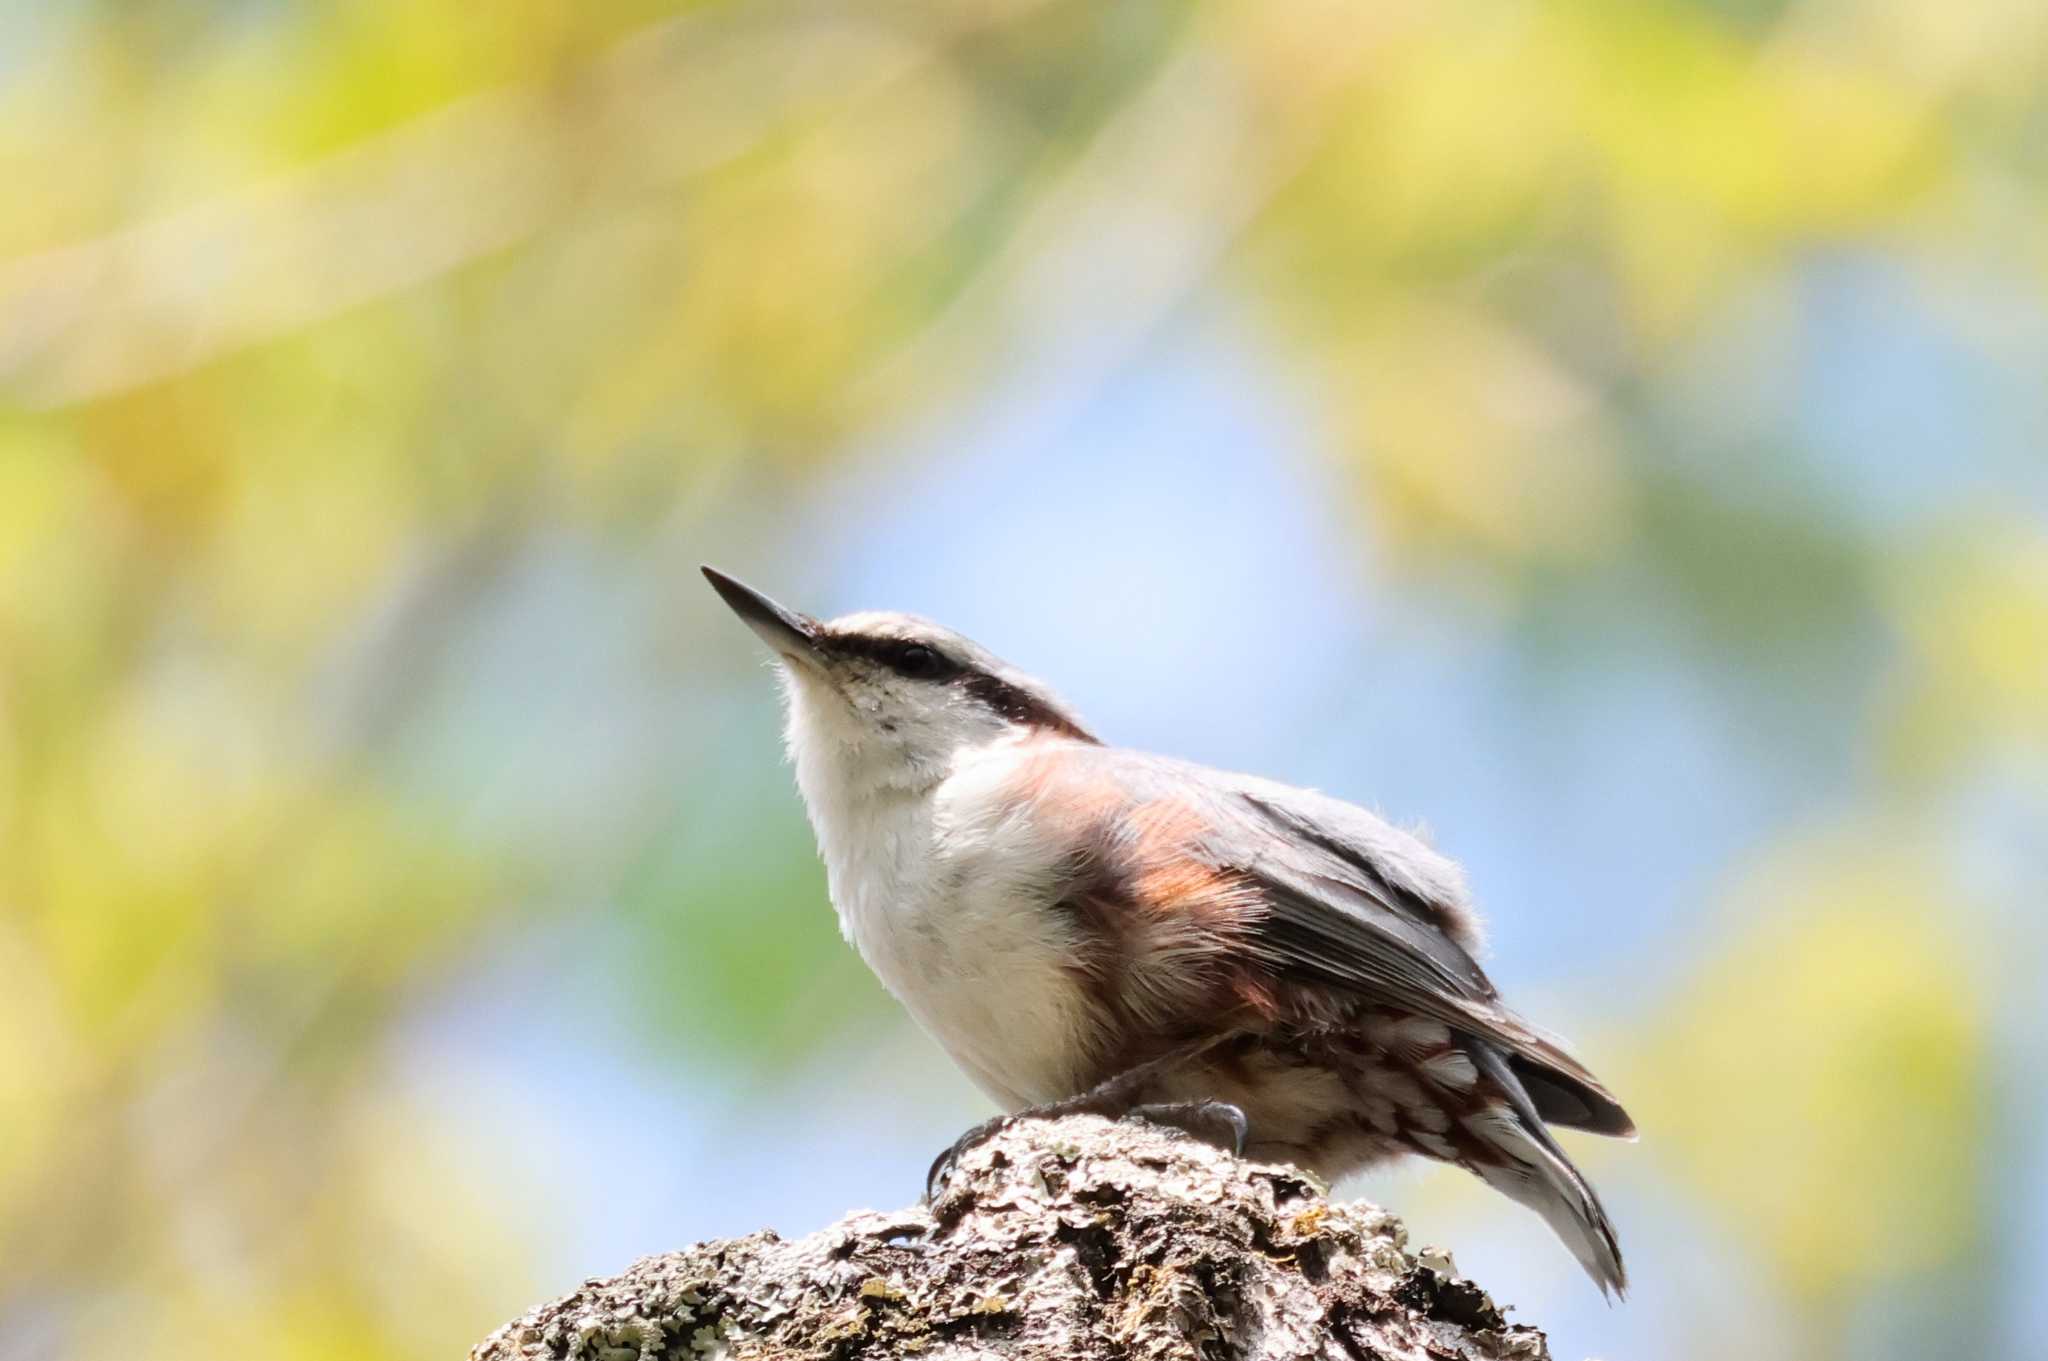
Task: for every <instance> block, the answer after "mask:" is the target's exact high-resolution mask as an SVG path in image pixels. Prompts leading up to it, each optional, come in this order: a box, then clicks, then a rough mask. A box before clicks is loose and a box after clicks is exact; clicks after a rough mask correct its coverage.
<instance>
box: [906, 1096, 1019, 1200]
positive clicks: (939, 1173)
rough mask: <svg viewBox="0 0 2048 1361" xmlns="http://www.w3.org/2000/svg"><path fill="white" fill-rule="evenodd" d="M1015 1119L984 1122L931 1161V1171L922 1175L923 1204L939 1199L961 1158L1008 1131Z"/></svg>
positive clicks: (1006, 1118) (1006, 1117)
mask: <svg viewBox="0 0 2048 1361" xmlns="http://www.w3.org/2000/svg"><path fill="white" fill-rule="evenodd" d="M1016 1119H1017V1117H1016V1116H1014V1115H998V1116H996V1117H994V1118H993V1119H989V1120H984V1121H982V1122H981V1123H980V1124H978V1125H976V1126H974V1127H973V1128H972V1129H970V1130H968V1131H967V1132H966V1133H965V1134H963V1135H961V1136H960V1137H959V1138H957V1139H955V1140H954V1141H953V1142H952V1143H951V1144H950V1145H949V1146H948V1147H947V1148H946V1151H945V1152H943V1153H941V1154H939V1156H938V1157H936V1158H934V1159H932V1165H931V1170H930V1171H928V1172H926V1173H925V1174H924V1199H925V1203H926V1204H927V1205H929V1204H930V1203H931V1202H933V1201H935V1200H937V1199H938V1198H939V1192H940V1191H941V1190H943V1189H945V1185H946V1183H947V1182H948V1181H949V1180H951V1178H952V1176H953V1169H954V1168H956V1167H958V1166H959V1165H960V1160H961V1159H962V1158H964V1157H966V1156H967V1155H968V1154H969V1153H971V1152H973V1151H974V1150H975V1149H977V1148H979V1147H980V1146H981V1145H983V1144H985V1143H987V1142H988V1141H989V1140H990V1139H993V1138H994V1137H995V1136H996V1135H998V1134H1001V1133H1002V1132H1003V1131H1004V1130H1006V1129H1008V1128H1009V1127H1010V1126H1011V1125H1012V1124H1013V1123H1015V1121H1016Z"/></svg>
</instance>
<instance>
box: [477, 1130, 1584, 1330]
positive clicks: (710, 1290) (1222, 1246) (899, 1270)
mask: <svg viewBox="0 0 2048 1361" xmlns="http://www.w3.org/2000/svg"><path fill="white" fill-rule="evenodd" d="M1404 1244H1405V1233H1404V1231H1403V1229H1402V1227H1401V1225H1400V1224H1399V1223H1398V1222H1397V1221H1396V1220H1394V1219H1393V1218H1392V1217H1391V1216H1389V1215H1388V1214H1386V1213H1385V1212H1384V1211H1381V1210H1379V1209H1376V1208H1374V1207H1373V1206H1370V1205H1366V1204H1364V1203H1362V1202H1360V1203H1354V1204H1350V1205H1331V1204H1329V1203H1327V1202H1326V1201H1325V1200H1324V1199H1323V1198H1322V1197H1321V1196H1320V1195H1319V1194H1318V1193H1317V1192H1315V1191H1314V1190H1312V1189H1311V1188H1310V1187H1309V1186H1308V1185H1307V1184H1306V1183H1304V1182H1303V1181H1302V1180H1301V1179H1300V1178H1299V1177H1298V1176H1297V1175H1296V1174H1294V1173H1292V1172H1291V1171H1288V1170H1287V1169H1284V1168H1279V1167H1268V1166H1262V1165H1259V1164H1253V1163H1243V1162H1239V1161H1237V1160H1236V1159H1233V1158H1231V1157H1229V1156H1228V1155H1226V1154H1223V1153H1219V1152H1217V1151H1216V1150H1214V1149H1211V1148H1208V1147H1206V1146H1204V1145H1200V1144H1196V1143H1193V1142H1191V1141H1188V1140H1186V1139H1183V1138H1181V1137H1179V1136H1177V1135H1172V1134H1169V1133H1167V1132H1165V1131H1163V1130H1160V1129H1157V1128H1155V1127H1152V1126H1149V1125H1144V1124H1141V1123H1124V1124H1112V1123H1110V1122H1107V1121H1104V1120H1099V1119H1095V1118H1093V1117H1077V1118H1069V1119H1065V1120H1060V1121H1057V1122H1054V1123H1050V1124H1045V1123H1037V1122H1033V1123H1030V1124H1026V1125H1023V1126H1020V1127H1018V1128H1017V1129H1013V1130H1011V1131H1009V1132H1007V1133H1005V1134H1003V1135H1001V1136H999V1137H998V1138H996V1139H994V1140H991V1141H990V1142H989V1143H987V1144H985V1145H983V1146H982V1147H981V1148H979V1149H977V1150H975V1151H974V1152H973V1153H971V1154H969V1155H968V1156H967V1158H966V1159H964V1160H963V1162H962V1164H961V1166H960V1168H959V1170H958V1171H957V1172H956V1173H955V1174H954V1177H953V1180H952V1182H951V1183H950V1185H949V1187H948V1189H947V1190H946V1192H945V1193H944V1194H943V1195H941V1196H940V1198H939V1199H938V1201H937V1202H936V1203H935V1204H933V1205H932V1206H930V1207H929V1208H927V1207H923V1206H920V1207H917V1208H914V1209H909V1210H904V1211H901V1212H899V1213H896V1214H877V1213H874V1212H871V1211H864V1212H861V1213H858V1214H854V1215H850V1216H848V1217H847V1218H846V1219H843V1220H841V1221H840V1222H839V1223H838V1224H835V1225H833V1226H832V1227H831V1228H828V1229H824V1230H822V1231H820V1232H818V1233H814V1234H812V1235H810V1236H809V1237H807V1238H801V1239H798V1240H796V1241H794V1242H785V1241H784V1240H782V1239H780V1238H778V1237H777V1236H776V1235H775V1234H774V1233H772V1232H762V1233H757V1234H753V1235H751V1236H749V1237H746V1238H740V1239H732V1240H727V1241H724V1242H715V1243H701V1244H698V1245H697V1246H696V1247H693V1248H688V1249H685V1250H684V1251H682V1252H675V1253H667V1254H664V1255H662V1256H658V1257H649V1258H645V1259H643V1260H642V1261H640V1262H637V1263H635V1264H634V1265H633V1266H631V1267H630V1268H628V1269H627V1270H626V1271H625V1272H624V1273H623V1274H622V1275H619V1276H614V1277H611V1278H609V1279H602V1280H591V1281H587V1282H585V1283H584V1284H583V1286H582V1287H580V1288H579V1289H577V1290H576V1291H574V1292H573V1293H571V1294H569V1295H566V1296H564V1297H563V1298H561V1299H559V1300H556V1301H554V1302H553V1303H551V1304H545V1305H542V1306H540V1307H539V1308H537V1309H534V1310H533V1311H531V1312H530V1313H528V1314H526V1315H525V1316H524V1317H522V1318H520V1319H517V1320H515V1321H513V1322H511V1323H508V1324H506V1325H505V1326H504V1327H503V1328H500V1329H499V1330H498V1331H497V1332H495V1333H493V1334H492V1335H491V1336H490V1337H489V1338H487V1339H486V1340H485V1341H484V1342H482V1343H481V1344H479V1345H478V1346H477V1348H476V1349H475V1350H474V1351H473V1352H472V1353H471V1361H620V1358H630V1357H640V1358H662V1357H693V1356H698V1355H703V1356H732V1357H768V1356H773V1357H786V1356H827V1355H830V1356H857V1355H876V1356H897V1355H904V1354H909V1353H913V1352H924V1351H930V1352H931V1354H933V1355H946V1356H951V1355H962V1356H965V1355H976V1356H981V1355H993V1354H997V1353H1000V1354H1002V1355H1019V1356H1059V1357H1065V1358H1072V1359H1075V1361H1085V1358H1090V1357H1176V1358H1178V1357H1190V1358H1191V1357H1197V1356H1200V1357H1209V1358H1222V1357H1232V1358H1238V1357H1242V1358H1263V1357H1301V1356H1316V1357H1332V1358H1340V1357H1341V1358H1350V1359H1351V1361H1369V1359H1370V1358H1382V1357H1412V1356H1424V1355H1427V1356H1431V1357H1440V1358H1445V1359H1446V1361H1450V1359H1451V1358H1469V1359H1473V1361H1477V1359H1479V1358H1507V1357H1514V1358H1521V1359H1522V1361H1543V1359H1544V1358H1546V1357H1547V1356H1548V1355H1549V1352H1548V1349H1547V1347H1546V1346H1545V1344H1544V1340H1543V1335H1542V1334H1541V1333H1540V1332H1538V1331H1537V1330H1535V1329H1534V1328H1530V1327H1526V1326H1519V1325H1517V1326H1510V1325H1509V1324H1508V1323H1507V1321H1506V1320H1505V1319H1504V1318H1503V1317H1502V1315H1501V1312H1500V1310H1499V1309H1498V1308H1497V1307H1496V1306H1495V1305H1494V1303H1493V1302H1492V1301H1491V1300H1489V1299H1488V1298H1487V1297H1486V1295H1485V1294H1484V1293H1483V1292H1481V1291H1480V1289H1479V1288H1478V1287H1477V1286H1475V1285H1473V1284H1472V1283H1471V1282H1470V1281H1465V1280H1460V1279H1457V1278H1455V1277H1451V1276H1448V1275H1445V1274H1442V1273H1440V1272H1438V1271H1437V1270H1435V1269H1433V1268H1432V1267H1429V1266H1425V1265H1422V1264H1421V1263H1419V1262H1418V1261H1417V1260H1416V1259H1415V1258H1414V1257H1413V1256H1411V1255H1410V1254H1409V1253H1408V1252H1407V1251H1406V1250H1405V1246H1404Z"/></svg>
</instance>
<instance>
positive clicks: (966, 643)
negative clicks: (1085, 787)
mask: <svg viewBox="0 0 2048 1361" xmlns="http://www.w3.org/2000/svg"><path fill="white" fill-rule="evenodd" d="M703 570H704V576H705V579H706V580H708V581H709V582H710V583H711V586H712V589H714V590H716V591H717V592H718V594H719V595H720V596H721V597H722V598H723V599H724V601H725V603H726V604H727V605H729V606H731V607H732V611H733V613H735V614H737V615H738V616H739V617H740V618H741V620H743V621H744V622H745V623H746V625H747V627H749V628H751V629H753V631H754V632H755V633H756V634H758V635H759V636H760V638H761V641H763V642H764V643H766V644H768V646H769V647H770V648H771V649H772V650H773V651H774V653H775V655H776V659H777V661H778V662H779V663H780V664H781V672H782V676H783V682H784V683H783V693H784V698H785V700H786V702H787V704H788V709H789V747H790V754H791V756H792V757H793V758H794V759H795V761H796V763H797V768H798V774H799V778H800V779H803V781H804V783H805V785H806V794H807V795H808V794H810V793H811V792H813V791H812V790H811V788H810V786H811V784H812V783H813V780H812V778H807V775H809V774H810V772H812V771H815V772H816V778H820V779H824V778H831V779H834V780H835V781H838V782H843V781H846V780H849V779H852V780H858V781H860V782H862V783H868V784H872V785H875V786H881V787H889V788H898V789H908V790H920V789H927V788H930V787H931V786H932V785H935V784H937V783H938V782H939V781H940V780H943V779H944V778H945V777H946V774H947V772H948V771H950V770H951V769H952V767H953V764H954V762H955V761H956V759H957V758H958V757H959V756H960V755H961V754H962V753H963V752H965V751H968V750H971V749H975V748H979V747H983V746H986V745H987V744H989V743H990V742H994V741H999V740H1002V739H1005V738H1015V737H1024V736H1029V735H1032V734H1034V733H1043V734H1046V735H1049V736H1057V737H1064V738H1071V739H1075V740H1079V741H1085V742H1093V741H1094V740H1095V739H1094V738H1093V737H1092V736H1091V735H1090V734H1089V733H1088V732H1087V730H1086V729H1085V728H1083V727H1082V726H1081V723H1080V720H1079V719H1077V718H1076V717H1075V716H1074V715H1073V713H1072V711H1071V710H1069V709H1068V708H1067V707H1066V706H1065V705H1064V704H1062V703H1061V702H1060V700H1059V699H1058V697H1057V696H1055V695H1054V694H1053V693H1052V692H1051V690H1049V689H1048V688H1047V687H1046V686H1045V685H1044V684H1043V683H1041V682H1039V681H1037V680H1034V679H1032V678H1031V677H1030V676H1027V675H1025V674H1023V673H1022V672H1020V671H1018V670H1016V669H1015V668H1014V667H1011V666H1009V665H1007V664H1005V663H1004V662H1003V661H1002V660H1001V659H1000V658H998V657H996V656H995V655H994V654H992V653H991V652H989V651H988V649H986V648H984V647H982V646H980V645H979V644H977V643H975V642H973V641H972V640H971V639H968V638H964V637H962V636H961V635H959V634H957V633H955V632H953V631H952V630H951V629H947V628H942V627H940V626H939V625H937V624H934V623H932V622H931V621H930V620H928V619H920V618H918V617H917V616H915V615H909V614H895V613H889V612H885V611H866V612H862V613H860V614H849V615H844V616H841V617H840V618H838V619H831V620H820V619H814V618H812V617H811V616H809V615H807V614H800V613H798V612H797V611H795V610H792V609H789V608H787V607H786V606H783V605H779V604H777V603H776V602H775V601H773V600H771V599H769V598H768V597H767V596H765V595H763V594H761V593H760V592H759V591H756V590H754V589H753V588H751V587H748V586H743V585H741V584H740V583H739V582H737V581H735V580H733V579H732V578H731V577H729V576H726V575H725V574H724V573H722V572H718V571H715V570H713V569H712V568H709V567H706V568H704V569H703ZM849 792H851V791H849Z"/></svg>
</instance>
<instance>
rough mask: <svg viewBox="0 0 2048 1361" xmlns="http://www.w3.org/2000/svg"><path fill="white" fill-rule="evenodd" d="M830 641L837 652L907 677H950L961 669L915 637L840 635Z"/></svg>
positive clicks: (957, 673)
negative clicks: (864, 659) (876, 663)
mask: <svg viewBox="0 0 2048 1361" xmlns="http://www.w3.org/2000/svg"><path fill="white" fill-rule="evenodd" d="M832 641H833V646H834V648H835V649H836V650H837V651H839V652H841V653H844V654H846V655H848V656H853V657H864V658H866V659H867V660H869V661H871V662H878V663H880V664H881V665H883V666H886V667H888V668H889V669H890V670H891V671H894V672H895V673H896V674H897V675H899V676H904V677H907V678H908V679H910V680H928V681H938V680H950V679H952V678H953V677H954V676H957V675H959V674H960V672H961V670H962V667H961V666H960V664H959V663H958V662H956V661H954V660H953V659H952V658H951V657H948V656H947V655H946V654H945V653H943V652H941V651H939V650H938V649H937V648H935V647H933V646H931V645H930V644H929V643H920V642H917V641H916V640H915V639H910V638H873V637H866V636H862V635H842V636H840V637H837V638H835V639H833V640H832Z"/></svg>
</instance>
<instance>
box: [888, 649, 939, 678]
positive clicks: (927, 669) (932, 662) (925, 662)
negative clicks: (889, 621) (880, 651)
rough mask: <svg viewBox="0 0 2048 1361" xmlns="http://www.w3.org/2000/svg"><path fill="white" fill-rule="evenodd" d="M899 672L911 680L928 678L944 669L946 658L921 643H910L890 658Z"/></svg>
mask: <svg viewBox="0 0 2048 1361" xmlns="http://www.w3.org/2000/svg"><path fill="white" fill-rule="evenodd" d="M891 660H892V661H894V662H895V664H896V670H897V672H898V673H899V674H901V675H905V676H908V677H910V678H911V679H912V680H930V679H932V678H933V677H935V676H937V675H938V674H939V673H940V672H942V671H944V670H945V669H946V659H945V658H944V657H941V656H940V655H939V654H938V653H937V652H935V651H933V650H932V649H931V648H928V647H926V646H925V645H924V644H923V643H911V644H909V645H908V646H906V647H904V648H903V649H902V650H901V651H899V652H898V653H897V654H896V655H895V657H893V658H891Z"/></svg>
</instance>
